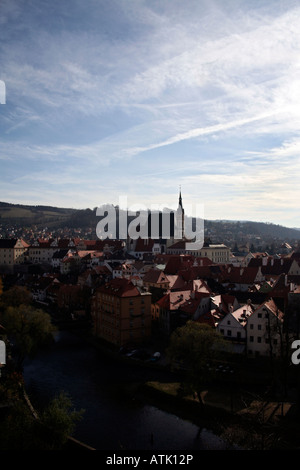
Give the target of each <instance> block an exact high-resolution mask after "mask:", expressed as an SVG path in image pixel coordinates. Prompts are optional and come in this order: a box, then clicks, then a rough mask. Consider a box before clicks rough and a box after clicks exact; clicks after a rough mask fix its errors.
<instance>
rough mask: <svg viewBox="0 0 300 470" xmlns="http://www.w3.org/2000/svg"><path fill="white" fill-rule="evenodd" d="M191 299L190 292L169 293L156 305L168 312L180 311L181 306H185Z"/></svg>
mask: <svg viewBox="0 0 300 470" xmlns="http://www.w3.org/2000/svg"><path fill="white" fill-rule="evenodd" d="M189 297H190V292H189V291H179V292H178V291H175V292H168V293H167V294H166V295H164V296H163V297H162V298H161V299H159V300H158V301H157V302H156V304H157V305H159V307H161V308H164V309H166V310H178V309H179V308H180V307H181V305H182V304H184V302H185V301H186V300H187V299H189Z"/></svg>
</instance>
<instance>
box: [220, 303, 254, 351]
mask: <svg viewBox="0 0 300 470" xmlns="http://www.w3.org/2000/svg"><path fill="white" fill-rule="evenodd" d="M253 311H254V307H253V306H252V305H251V303H248V304H246V305H243V306H241V307H239V308H237V309H236V310H233V308H232V309H231V311H230V312H229V313H227V315H225V317H224V318H223V319H221V321H220V322H219V323H218V325H217V331H219V332H220V333H221V334H222V335H223V336H224V338H226V339H227V340H230V341H232V342H234V343H235V344H237V343H241V344H242V347H240V348H235V351H236V352H244V351H245V349H246V340H247V329H246V327H247V320H248V317H249V316H250V315H252V313H253Z"/></svg>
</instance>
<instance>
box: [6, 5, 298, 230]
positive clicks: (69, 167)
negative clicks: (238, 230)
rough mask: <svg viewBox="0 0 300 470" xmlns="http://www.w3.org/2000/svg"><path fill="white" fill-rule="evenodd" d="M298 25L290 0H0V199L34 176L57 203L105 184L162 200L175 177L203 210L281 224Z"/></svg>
mask: <svg viewBox="0 0 300 470" xmlns="http://www.w3.org/2000/svg"><path fill="white" fill-rule="evenodd" d="M233 4H234V6H233ZM299 21H300V8H299V6H298V5H297V3H295V2H294V1H292V0H290V1H289V0H288V1H287V2H284V4H283V3H282V2H281V1H276V0H272V1H271V0H270V1H266V2H263V3H260V2H254V1H249V2H248V1H247V2H246V1H245V2H243V1H242V2H223V1H219V0H215V1H213V2H208V1H205V0H203V1H202V0H201V1H194V0H187V2H185V3H184V4H183V3H182V2H181V1H179V0H172V1H169V0H164V1H163V2H156V1H154V2H152V1H151V2H150V1H147V0H145V1H142V2H140V1H138V0H132V1H131V2H122V1H120V0H111V1H110V2H106V1H104V0H98V1H94V0H88V1H87V2H85V3H84V4H83V3H82V2H81V1H79V0H74V2H73V3H72V9H70V8H69V7H68V6H67V4H66V3H65V2H59V1H58V0H53V2H50V3H49V2H46V1H44V0H42V1H39V2H38V1H37V0H33V2H31V8H27V6H26V5H25V2H23V0H10V1H8V0H3V2H1V4H0V23H1V30H0V41H1V47H0V63H1V69H0V79H1V80H4V81H5V84H6V89H7V104H6V105H5V106H1V107H0V138H1V141H0V159H1V162H2V166H3V169H2V170H3V171H2V181H3V185H2V184H1V190H0V199H4V200H7V197H6V196H7V195H8V194H9V195H10V197H11V198H12V195H13V193H14V191H15V194H16V196H19V189H18V190H17V186H16V185H17V184H18V185H20V186H22V191H23V193H22V194H23V199H24V198H26V194H27V195H28V198H30V199H31V200H32V198H34V196H33V190H32V188H31V187H30V186H31V184H32V181H33V180H35V181H36V182H37V183H36V184H37V188H39V190H40V191H41V192H42V193H43V194H42V195H41V197H43V198H44V199H45V197H49V198H51V197H52V196H53V198H55V200H56V201H58V202H59V198H60V194H61V202H62V204H63V205H66V204H65V203H66V200H67V198H70V199H69V200H70V202H72V204H73V203H74V200H76V197H77V202H78V203H79V200H81V201H82V200H83V199H84V201H87V200H88V199H90V201H91V203H90V205H91V206H93V205H94V204H95V205H96V204H97V202H98V197H99V192H101V191H99V190H98V188H99V187H100V188H102V186H105V185H106V186H107V188H109V189H108V191H107V194H106V196H107V197H108V196H110V197H112V198H116V191H118V190H120V192H122V193H124V192H126V191H127V192H128V193H129V192H130V193H131V194H132V196H133V197H134V194H135V195H136V197H137V198H141V197H144V199H145V201H146V200H147V201H149V202H151V201H150V199H151V198H153V200H154V199H157V198H158V195H157V192H159V193H160V194H161V197H162V198H164V197H165V198H166V203H167V202H168V200H167V199H168V198H169V197H170V198H172V197H173V195H174V192H175V194H176V191H177V188H178V186H179V184H180V183H181V184H182V185H183V187H184V188H185V194H186V197H188V198H190V200H195V199H197V197H200V195H201V197H203V192H204V193H205V195H206V199H207V200H208V199H209V203H208V204H209V206H208V207H209V212H210V213H211V214H212V217H214V216H215V217H220V215H221V214H220V212H221V213H222V214H223V215H224V216H225V215H226V214H227V216H226V217H227V218H230V214H234V213H236V214H240V215H242V212H243V210H245V211H250V212H251V214H252V216H253V217H255V216H256V215H258V214H259V216H260V217H262V218H263V217H265V218H266V219H269V215H270V214H271V211H272V214H273V215H274V217H275V218H276V220H274V221H275V222H276V221H279V220H280V221H282V223H283V222H284V220H285V219H284V211H283V210H282V207H283V205H284V204H285V202H286V205H287V207H289V210H293V211H294V221H293V222H291V218H292V216H291V215H290V214H289V216H288V221H289V223H292V225H297V224H298V225H300V221H299V219H298V214H297V211H296V207H295V203H294V201H295V200H296V199H297V197H298V196H299V194H298V189H297V187H296V186H295V185H293V184H292V182H293V178H294V180H296V179H297V177H298V178H299V176H300V168H299V164H298V163H297V162H298V158H297V157H298V155H299V150H300V148H299V146H300V145H299V138H298V133H299V125H300V111H299V106H298V103H299V101H300V59H299V50H300V30H299ZM29 169H30V171H29ZM138 175H139V177H138ZM9 181H10V182H11V183H9ZM97 182H98V187H97ZM75 187H77V188H78V191H77V193H78V194H76V195H73V198H72V196H71V194H72V191H74V188H75ZM9 188H10V189H9ZM172 188H173V190H172ZM102 192H103V191H102ZM38 194H39V193H38V189H36V191H35V195H36V196H35V197H36V198H37V199H38ZM150 196H151V197H150ZM94 199H96V201H95V202H94ZM220 200H221V201H222V202H220ZM268 201H269V208H268ZM36 202H37V203H38V202H39V201H38V200H37V201H36ZM49 202H50V201H49ZM112 202H115V201H112ZM155 202H157V201H155ZM84 203H85V202H84ZM271 203H272V204H271ZM271 205H272V209H271ZM219 209H221V210H219ZM268 211H269V213H268ZM287 212H288V210H287ZM272 214H271V215H272Z"/></svg>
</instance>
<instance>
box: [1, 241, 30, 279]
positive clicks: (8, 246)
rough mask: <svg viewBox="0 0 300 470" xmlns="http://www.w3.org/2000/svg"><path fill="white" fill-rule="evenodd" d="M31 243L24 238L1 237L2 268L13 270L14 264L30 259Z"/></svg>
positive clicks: (3, 269)
mask: <svg viewBox="0 0 300 470" xmlns="http://www.w3.org/2000/svg"><path fill="white" fill-rule="evenodd" d="M28 249H29V244H28V243H26V242H25V241H24V240H23V239H22V238H1V239H0V268H1V270H2V271H12V270H13V266H15V265H18V264H22V263H24V262H25V261H27V259H28Z"/></svg>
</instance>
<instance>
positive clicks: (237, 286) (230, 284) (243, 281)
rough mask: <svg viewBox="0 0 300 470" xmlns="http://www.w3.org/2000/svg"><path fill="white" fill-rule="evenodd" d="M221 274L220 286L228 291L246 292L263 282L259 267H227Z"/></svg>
mask: <svg viewBox="0 0 300 470" xmlns="http://www.w3.org/2000/svg"><path fill="white" fill-rule="evenodd" d="M222 274H223V279H222V285H223V286H224V287H225V288H227V289H229V290H230V291H240V292H247V291H249V290H250V289H252V288H253V286H254V285H255V284H259V283H261V282H263V281H264V280H265V277H264V275H263V273H262V267H261V266H258V267H249V266H247V267H244V268H240V267H234V266H228V267H227V269H226V270H225V271H223V273H222Z"/></svg>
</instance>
